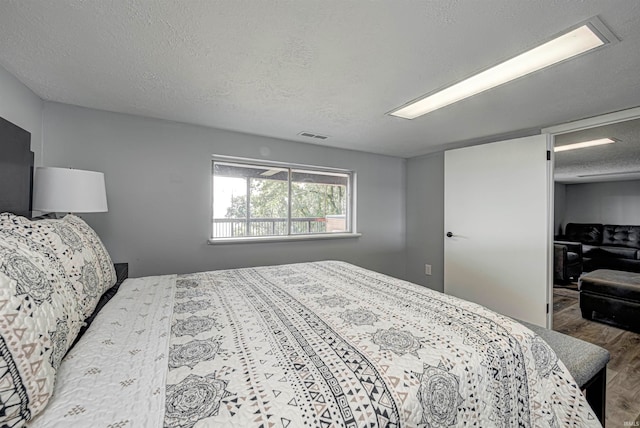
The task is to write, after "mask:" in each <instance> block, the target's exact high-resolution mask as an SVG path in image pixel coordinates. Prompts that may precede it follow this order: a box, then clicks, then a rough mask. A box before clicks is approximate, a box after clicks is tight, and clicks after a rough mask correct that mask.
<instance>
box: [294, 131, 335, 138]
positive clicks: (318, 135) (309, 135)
mask: <svg viewBox="0 0 640 428" xmlns="http://www.w3.org/2000/svg"><path fill="white" fill-rule="evenodd" d="M298 135H301V136H303V137H308V138H317V139H318V140H326V139H327V138H329V137H328V136H327V135H320V134H312V133H311V132H301V133H299V134H298Z"/></svg>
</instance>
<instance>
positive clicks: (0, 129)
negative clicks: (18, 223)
mask: <svg viewBox="0 0 640 428" xmlns="http://www.w3.org/2000/svg"><path fill="white" fill-rule="evenodd" d="M32 193H33V152H32V151H31V133H30V132H28V131H25V130H24V129H22V128H20V127H19V126H16V125H14V124H13V123H11V122H9V121H8V120H5V119H3V118H0V212H5V211H9V212H12V213H14V214H18V215H22V216H26V217H31V196H32Z"/></svg>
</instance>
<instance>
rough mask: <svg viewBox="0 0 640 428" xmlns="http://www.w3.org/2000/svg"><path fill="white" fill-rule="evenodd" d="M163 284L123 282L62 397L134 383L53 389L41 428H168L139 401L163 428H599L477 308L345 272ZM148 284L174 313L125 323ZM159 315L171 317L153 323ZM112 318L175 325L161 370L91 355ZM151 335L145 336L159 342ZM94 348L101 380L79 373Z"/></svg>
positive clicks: (540, 363) (565, 378) (539, 347)
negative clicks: (148, 383) (102, 427)
mask: <svg viewBox="0 0 640 428" xmlns="http://www.w3.org/2000/svg"><path fill="white" fill-rule="evenodd" d="M161 278H163V279H162V280H161V281H159V280H154V281H146V282H145V281H144V279H142V280H137V281H141V282H134V283H132V282H127V283H125V285H124V286H123V287H122V288H121V290H123V291H121V292H120V293H119V294H118V295H116V296H115V297H114V299H113V300H112V301H111V303H110V304H109V305H107V306H106V307H105V309H104V310H103V311H106V314H103V313H102V312H101V316H100V317H98V320H97V321H96V323H97V324H99V325H96V323H94V324H93V325H92V327H91V328H90V329H89V330H88V332H87V334H86V335H85V337H83V340H82V341H80V343H78V345H76V347H75V348H74V349H73V350H72V352H71V353H70V356H73V357H72V359H71V360H70V361H69V362H68V363H67V362H65V364H63V366H62V368H61V374H62V372H64V380H62V381H60V382H61V385H62V384H65V386H67V387H68V386H72V385H79V384H82V383H83V382H87V381H88V380H91V382H92V385H98V384H97V383H95V382H96V380H95V378H99V377H101V376H102V377H105V378H107V379H108V380H104V381H103V382H105V383H107V384H111V385H118V382H121V383H122V382H124V383H126V382H127V379H129V380H131V384H132V385H131V386H133V388H130V387H129V386H123V387H122V389H121V394H120V396H118V397H116V396H114V395H111V394H110V395H109V397H110V398H109V400H105V402H100V401H99V400H97V401H96V400H93V401H94V403H93V405H92V404H91V400H92V399H90V398H87V397H85V395H86V394H79V395H78V396H73V397H71V396H67V393H66V392H64V391H63V390H58V389H56V396H55V397H54V399H53V400H52V402H51V406H50V407H52V409H47V411H46V412H45V413H44V414H43V415H42V418H46V419H38V418H36V421H35V422H38V423H39V425H34V426H47V425H46V422H43V421H55V420H61V419H59V418H61V417H63V416H64V415H67V416H66V418H67V419H66V421H68V422H69V423H71V422H74V423H79V424H80V425H78V426H83V425H81V424H82V423H83V421H84V423H86V424H87V426H89V425H90V424H92V421H94V420H96V417H99V418H104V420H103V419H99V420H100V422H104V423H105V424H109V423H111V424H117V423H121V424H120V425H112V426H158V425H157V419H155V425H154V423H152V422H151V421H152V420H154V419H153V418H154V417H155V418H157V417H158V415H157V414H156V415H144V414H139V413H140V411H139V410H140V408H138V410H137V413H136V411H133V410H130V411H127V410H126V409H125V408H123V405H122V403H126V402H130V401H132V400H133V398H132V397H131V396H128V395H126V394H128V392H127V391H129V390H132V391H134V393H135V394H139V395H141V396H145V397H147V398H146V399H147V401H149V400H151V401H152V402H153V403H154V404H153V406H155V408H158V407H161V408H162V409H163V410H164V415H163V424H164V426H166V427H206V426H225V427H226V426H234V427H269V426H274V427H276V426H277V427H291V428H293V427H304V426H309V427H316V426H327V427H329V426H347V427H363V426H385V427H403V426H405V427H415V426H421V427H447V426H478V427H488V426H501V427H512V426H523V427H547V426H548V427H561V426H576V427H584V426H600V424H599V422H598V420H597V419H596V417H595V415H594V414H593V412H592V410H591V409H590V407H589V406H588V404H587V403H586V400H585V398H584V397H583V396H582V394H581V392H580V389H579V387H578V386H577V384H576V383H575V381H574V380H573V378H572V377H571V375H570V374H569V373H568V371H567V369H566V367H565V366H564V364H563V363H562V362H561V361H560V360H558V358H557V357H556V356H555V354H554V352H553V351H552V350H551V348H549V347H548V345H547V344H546V343H545V342H544V341H542V340H541V339H540V338H539V337H538V336H537V335H535V334H534V333H533V332H531V331H530V330H529V329H527V328H526V327H524V326H522V325H520V324H518V323H516V322H514V321H512V320H511V319H509V318H506V317H504V316H501V315H499V314H496V313H494V312H491V311H489V310H488V309H486V308H483V307H481V306H479V305H476V304H474V303H470V302H466V301H464V300H461V299H458V298H455V297H453V296H447V295H444V294H442V293H438V292H435V291H433V290H430V289H427V288H425V287H421V286H418V285H415V284H411V283H407V282H404V281H401V280H398V279H395V278H391V277H388V276H385V275H381V274H378V273H375V272H372V271H369V270H365V269H362V268H359V267H356V266H353V265H350V264H347V263H343V262H335V261H326V262H315V263H302V264H292V265H281V266H267V267H258V268H245V269H234V270H224V271H214V272H203V273H196V274H188V275H179V276H177V277H161ZM128 281H132V280H128ZM152 282H153V283H155V284H156V285H155V286H154V287H156V293H160V294H161V295H163V296H164V295H167V296H170V297H171V299H170V300H169V301H164V300H163V299H158V304H162V305H164V307H165V309H166V308H170V307H172V308H173V315H172V316H170V317H169V316H168V315H167V313H168V312H167V311H166V310H165V311H164V312H163V311H157V310H154V309H152V308H151V307H150V306H149V307H147V306H141V305H140V304H138V308H139V309H138V312H137V313H131V306H130V305H131V304H133V302H131V301H129V300H122V299H132V298H134V297H132V296H134V295H135V294H131V291H129V292H125V294H121V293H123V292H124V290H127V288H128V287H129V286H130V285H131V284H134V285H135V288H136V293H142V294H145V293H148V290H147V289H146V288H145V287H146V285H149V284H151V283H152ZM145 284H146V285H145ZM171 287H175V288H171ZM169 288H170V291H169V292H166V291H165V290H167V289H169ZM174 290H175V291H174ZM126 293H129V294H126ZM123 296H124V297H123ZM141 302H145V304H146V300H141ZM120 308H124V309H126V310H120ZM151 313H157V314H164V315H163V318H162V320H153V321H152V320H149V319H148V317H149V316H150V315H149V314H151ZM120 314H121V315H120ZM103 315H104V316H105V317H114V316H116V315H118V316H121V317H123V318H122V320H121V321H120V322H121V323H122V324H123V325H130V324H131V323H136V322H137V321H136V319H137V318H139V317H142V316H143V315H144V318H145V321H144V322H146V323H149V324H155V323H160V324H159V325H160V327H158V329H159V330H158V329H156V330H155V332H154V334H156V335H157V334H159V333H160V332H161V331H163V329H169V328H170V336H169V337H168V340H166V345H165V346H166V348H165V349H162V348H154V349H153V350H152V355H151V357H153V358H155V361H154V363H153V364H149V367H147V368H145V370H157V372H156V373H155V374H153V375H145V376H141V375H140V373H139V372H140V370H141V368H140V367H137V366H135V365H134V364H126V363H124V364H121V365H120V367H121V368H122V372H117V373H116V372H114V371H111V370H109V365H110V364H111V362H110V360H109V358H110V356H109V354H107V355H105V358H106V360H104V361H100V360H99V358H97V357H98V356H97V355H95V354H98V353H101V352H97V351H95V350H93V351H92V352H91V351H90V348H94V347H96V344H95V343H92V342H91V340H92V337H94V336H96V335H97V336H96V337H100V338H102V336H104V335H112V336H113V335H114V333H113V332H110V330H108V327H109V326H108V325H105V324H104V323H103V321H101V319H102V316H103ZM109 319H112V318H109ZM116 319H117V318H116ZM162 323H165V324H162ZM162 326H164V327H162ZM101 327H102V328H104V330H103V329H102V328H101ZM160 334H162V333H160ZM144 335H145V332H140V338H139V340H142V341H143V342H144V341H146V342H149V341H150V340H148V339H143V337H144ZM166 336H167V332H166V331H164V336H163V337H164V338H166ZM114 337H115V336H114ZM114 340H116V339H115V338H114ZM87 341H88V342H87ZM127 346H129V347H135V343H134V344H130V345H127ZM107 348H109V347H107ZM138 348H139V349H141V350H142V349H143V348H144V347H142V346H138V347H137V348H136V349H138ZM133 350H134V349H129V348H126V347H125V348H123V349H122V348H121V349H120V350H119V351H118V352H119V353H120V354H119V355H120V358H121V359H124V360H126V359H128V358H139V356H138V354H137V353H134V354H132V351H133ZM85 352H89V353H90V354H92V356H91V364H90V366H91V367H93V369H91V370H90V369H89V368H87V367H88V366H86V363H85V366H83V370H84V372H83V371H82V370H75V369H74V368H73V367H74V364H76V361H78V362H79V361H84V360H85V358H84V356H83V355H82V354H83V353H85ZM111 358H113V357H111ZM136 373H138V374H137V375H136ZM143 377H144V378H146V377H148V378H149V379H151V380H153V382H155V383H154V386H153V388H145V387H144V383H145V381H144V379H143ZM158 379H162V382H164V384H163V386H164V387H163V388H161V389H158V386H157V382H158ZM124 383H123V385H124ZM88 389H91V388H84V390H85V391H87V392H88ZM94 390H95V388H94ZM59 391H60V392H59ZM159 391H162V393H159ZM95 393H97V394H98V396H101V395H102V394H101V391H100V390H99V389H97V390H95ZM58 395H60V396H61V397H63V398H64V399H63V398H60V397H58ZM149 397H153V398H149ZM120 400H122V401H120ZM105 406H110V408H105ZM149 406H150V404H149V405H145V406H141V407H149ZM124 407H126V406H124ZM74 409H75V410H74ZM50 411H53V413H50ZM160 413H162V412H160ZM96 415H99V416H96ZM49 418H52V419H49ZM56 418H58V419H56ZM122 421H127V422H126V423H124V422H122Z"/></svg>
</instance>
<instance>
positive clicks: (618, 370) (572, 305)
mask: <svg viewBox="0 0 640 428" xmlns="http://www.w3.org/2000/svg"><path fill="white" fill-rule="evenodd" d="M575 288H576V287H575V286H573V287H571V286H568V287H566V288H557V287H556V288H554V292H553V329H554V330H557V331H559V332H561V333H565V334H568V335H570V336H574V337H577V338H579V339H582V340H586V341H587V342H591V343H594V344H596V345H599V346H602V347H603V348H606V349H607V350H609V352H610V353H611V361H609V365H608V367H607V415H606V418H607V419H606V425H607V427H623V426H640V334H637V333H633V332H630V331H626V330H623V329H620V328H616V327H613V326H611V325H607V324H604V323H600V322H595V321H587V320H585V319H583V318H582V316H581V314H580V307H579V305H578V291H577V289H575ZM639 316H640V314H639Z"/></svg>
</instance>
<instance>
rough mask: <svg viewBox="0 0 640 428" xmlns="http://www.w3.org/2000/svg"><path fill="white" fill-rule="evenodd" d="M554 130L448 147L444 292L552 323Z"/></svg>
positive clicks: (495, 308)
mask: <svg viewBox="0 0 640 428" xmlns="http://www.w3.org/2000/svg"><path fill="white" fill-rule="evenodd" d="M548 140H549V136H548V135H547V134H544V135H536V136H532V137H525V138H518V139H515V140H507V141H499V142H495V143H490V144H483V145H479V146H473V147H466V148H462V149H456V150H449V151H447V152H445V184H444V187H445V192H444V194H445V196H444V199H445V203H444V206H445V212H444V218H445V220H444V229H445V233H446V234H447V235H452V236H451V237H445V244H444V254H445V258H444V259H445V263H444V292H445V293H447V294H452V295H454V296H457V297H461V298H463V299H466V300H470V301H473V302H476V303H480V304H481V305H484V306H486V307H488V308H490V309H492V310H494V311H496V312H500V313H502V314H504V315H507V316H510V317H515V318H518V319H521V320H524V321H528V322H531V323H534V324H537V325H540V326H548V327H550V321H551V318H550V315H551V314H549V308H548V306H547V305H548V303H549V302H550V299H549V296H550V295H552V294H551V292H550V291H551V288H550V287H551V285H552V284H551V265H552V259H551V242H552V226H551V224H552V223H553V221H552V220H553V219H552V217H551V211H550V209H551V208H552V206H551V201H552V199H551V198H552V197H553V195H552V189H553V186H552V184H553V183H552V170H551V162H550V161H548V160H547V156H548V153H547V151H548V150H549V149H548V147H549V146H550V144H549V143H548Z"/></svg>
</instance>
